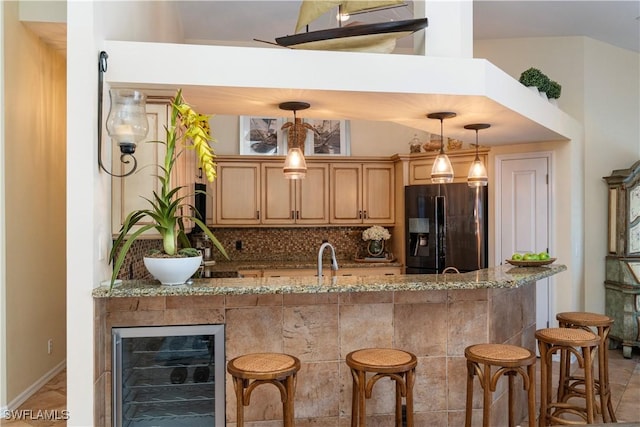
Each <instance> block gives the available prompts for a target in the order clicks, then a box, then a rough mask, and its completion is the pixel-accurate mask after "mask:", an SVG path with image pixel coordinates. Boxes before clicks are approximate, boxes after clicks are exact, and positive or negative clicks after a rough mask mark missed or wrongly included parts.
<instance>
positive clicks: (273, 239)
mask: <svg viewBox="0 0 640 427" xmlns="http://www.w3.org/2000/svg"><path fill="white" fill-rule="evenodd" d="M366 228H367V227H363V226H360V227H327V228H320V227H309V228H257V227H256V228H217V229H216V228H213V229H212V231H213V234H214V235H215V236H216V238H217V239H218V240H219V241H220V243H222V245H223V246H224V248H225V249H226V250H227V254H228V255H229V258H230V260H231V261H254V260H255V261H315V260H316V259H317V256H318V248H319V247H320V245H321V244H322V243H323V242H324V241H327V242H329V243H331V244H332V245H333V247H334V248H335V250H336V257H337V258H338V260H340V259H343V260H344V259H349V260H351V259H353V258H355V257H356V254H359V255H360V256H362V255H363V254H364V253H365V252H366V243H365V242H364V241H363V240H362V231H364V230H365V229H366ZM389 231H390V232H391V235H392V236H393V227H390V228H389ZM392 238H393V237H392ZM237 247H241V249H236V248H237ZM160 248H161V241H160V240H138V241H136V242H134V244H133V245H132V247H131V250H130V251H129V253H128V254H127V257H126V259H125V262H124V264H123V265H124V266H123V268H122V270H121V271H120V274H119V276H118V277H120V278H122V279H144V278H151V276H150V275H149V274H148V272H147V270H146V269H145V267H144V263H143V261H142V257H143V256H144V254H145V253H147V252H148V251H149V250H151V249H160ZM212 255H213V259H215V260H216V261H224V260H225V258H224V257H223V256H222V255H221V254H220V253H219V252H218V251H217V250H216V249H214V250H213V252H212Z"/></svg>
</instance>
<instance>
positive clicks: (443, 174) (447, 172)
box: [427, 112, 456, 184]
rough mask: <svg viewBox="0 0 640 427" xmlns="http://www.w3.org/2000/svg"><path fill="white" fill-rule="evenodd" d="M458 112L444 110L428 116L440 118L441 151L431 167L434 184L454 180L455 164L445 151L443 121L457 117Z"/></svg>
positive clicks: (447, 182)
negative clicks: (453, 164) (452, 164)
mask: <svg viewBox="0 0 640 427" xmlns="http://www.w3.org/2000/svg"><path fill="white" fill-rule="evenodd" d="M455 116H456V113H450V112H443V113H430V114H427V117H428V118H430V119H438V120H440V153H439V154H438V155H437V156H436V158H435V160H434V161H433V167H432V168H431V182H433V183H434V184H449V183H451V182H453V166H451V161H450V160H449V156H447V155H446V154H445V152H444V132H443V126H442V121H443V120H444V119H449V118H451V117H455Z"/></svg>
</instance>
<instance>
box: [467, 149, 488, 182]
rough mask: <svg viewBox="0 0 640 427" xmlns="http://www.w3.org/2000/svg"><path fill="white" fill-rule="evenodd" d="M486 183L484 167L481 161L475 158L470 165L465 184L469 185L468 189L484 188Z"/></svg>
mask: <svg viewBox="0 0 640 427" xmlns="http://www.w3.org/2000/svg"><path fill="white" fill-rule="evenodd" d="M488 182H489V177H488V176H487V168H485V167H484V163H482V160H480V158H479V157H478V156H476V159H475V160H474V161H473V163H471V167H470V168H469V175H468V176H467V184H469V187H484V186H486V185H487V184H488Z"/></svg>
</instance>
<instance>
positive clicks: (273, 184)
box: [261, 163, 329, 225]
mask: <svg viewBox="0 0 640 427" xmlns="http://www.w3.org/2000/svg"><path fill="white" fill-rule="evenodd" d="M261 197H262V224H306V225H316V224H327V223H328V222H329V166H328V165H327V164H311V165H308V167H307V175H306V177H305V178H304V179H300V180H291V179H286V178H285V177H284V175H283V173H282V165H281V164H279V163H278V164H273V163H263V164H262V196H261Z"/></svg>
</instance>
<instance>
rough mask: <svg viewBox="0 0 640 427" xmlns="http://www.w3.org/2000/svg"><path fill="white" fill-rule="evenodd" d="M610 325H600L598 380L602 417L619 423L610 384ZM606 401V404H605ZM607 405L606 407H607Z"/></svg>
mask: <svg viewBox="0 0 640 427" xmlns="http://www.w3.org/2000/svg"><path fill="white" fill-rule="evenodd" d="M610 329H611V328H610V327H609V326H604V327H602V326H600V327H598V335H599V336H600V338H601V339H602V341H601V342H600V347H599V348H598V380H599V381H600V405H601V406H602V418H603V420H604V422H605V423H617V422H618V420H617V419H616V414H615V412H614V411H613V403H612V402H611V388H610V386H609V331H610ZM605 401H606V404H605ZM605 406H606V409H605Z"/></svg>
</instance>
